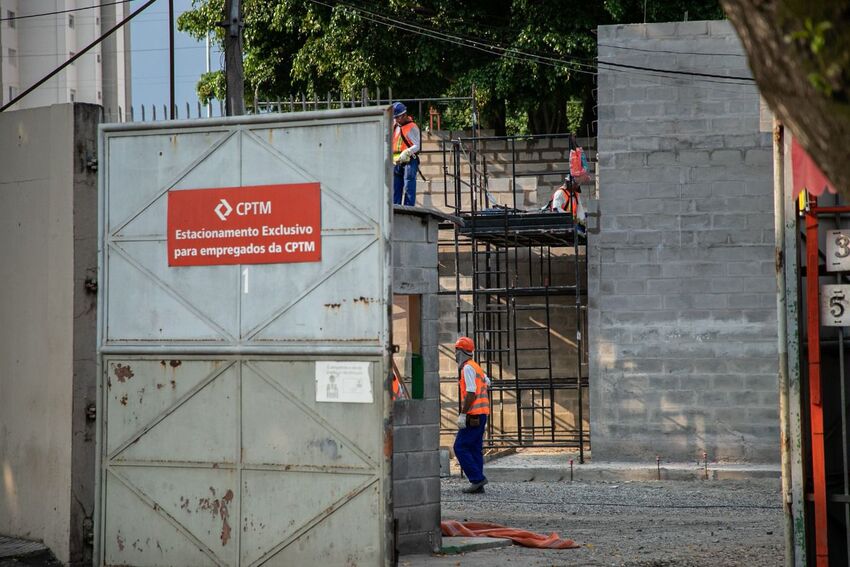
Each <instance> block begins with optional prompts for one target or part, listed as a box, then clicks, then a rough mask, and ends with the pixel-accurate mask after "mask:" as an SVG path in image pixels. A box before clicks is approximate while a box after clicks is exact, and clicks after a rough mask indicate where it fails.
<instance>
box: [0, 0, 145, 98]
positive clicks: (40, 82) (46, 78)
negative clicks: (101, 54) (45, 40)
mask: <svg viewBox="0 0 850 567" xmlns="http://www.w3.org/2000/svg"><path fill="white" fill-rule="evenodd" d="M154 2H156V0H148V1H147V2H145V4H144V5H143V6H142V7H141V8H139V9H138V10H136V11H135V12H133V13H132V14H130V15H129V16H127V17H126V18H124V19H123V20H121V21H120V22H118V23H117V24H115V25H114V26H112V27H111V28H109V29H108V30H107V31H106V32H105V33H103V34H101V35H100V37H98V38H97V39H95V40H94V41H93V42H91V43H90V44H88V45H87V46H85V47H84V48H83V49H82V51H80V52H79V53H77V54H76V55H74V56H73V57H71V58H70V59H68V60H67V61H65V62H64V63H62V64H61V65H59V66H58V67H56V68H55V69H53V70H52V71H51V72H49V73H48V74H47V75H45V76H44V77H42V78H41V79H39V80H38V81H36V82H35V84H33V85H32V86H30V87H28V88H27V89H26V90H25V91H24V92H22V93H21V94H19V95H18V96H16V97H15V98H13V99H12V100H10V101H9V102H7V103H6V104H4V105H3V106H0V112H3V111H4V110H6V109H7V108H9V107H10V106H12V105H14V104H16V103H17V102H18V101H19V100H21V99H22V98H24V97H25V96H27V95H28V94H30V93H31V92H32V91H34V90H35V89H37V88H38V87H40V86H41V85H43V84H44V83H46V82H47V81H49V80H50V79H51V78H53V77H54V76H55V75H57V74H59V72H60V71H62V69H64V68H65V67H67V66H68V65H72V64H73V63H74V61H76V60H77V59H79V58H80V57H82V56H83V55H85V54H86V53H87V52H88V51H89V50H90V49H92V48H93V47H95V46H96V45H99V44H100V42H102V41H103V40H104V39H106V38H107V37H109V36H110V35H112V34H113V33H115V32H116V31H117V30H119V29H121V27H123V26H124V25H125V24H127V23H129V22H130V20H132V19H133V18H135V17H136V16H138V15H139V14H141V13H142V12H144V11H145V10H146V9H147V8H149V7H150V6H151V5H152V4H153V3H154Z"/></svg>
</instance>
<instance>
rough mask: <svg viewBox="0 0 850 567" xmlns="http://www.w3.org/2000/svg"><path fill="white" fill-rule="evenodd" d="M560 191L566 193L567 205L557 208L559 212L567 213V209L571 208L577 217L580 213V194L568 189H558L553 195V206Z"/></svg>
mask: <svg viewBox="0 0 850 567" xmlns="http://www.w3.org/2000/svg"><path fill="white" fill-rule="evenodd" d="M559 192H560V193H563V194H564V201H565V207H564V208H561V207H558V208H557V209H555V210H557V211H558V212H559V213H565V212H567V210H569V211H570V212H571V213H572V215H573V217H575V216H576V215H577V214H578V210H577V209H578V196H577V195H576V194H575V193H569V192H568V191H566V190H564V189H560V188H559V189H558V190H557V191H555V194H554V195H552V204H553V207H554V203H555V197H557V196H558V193H559Z"/></svg>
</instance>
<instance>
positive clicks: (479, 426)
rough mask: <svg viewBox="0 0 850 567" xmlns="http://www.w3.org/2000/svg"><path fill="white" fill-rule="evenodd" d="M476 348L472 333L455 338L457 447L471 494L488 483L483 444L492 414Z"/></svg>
mask: <svg viewBox="0 0 850 567" xmlns="http://www.w3.org/2000/svg"><path fill="white" fill-rule="evenodd" d="M474 351H475V343H473V342H472V339H470V338H469V337H460V338H459V339H458V340H457V342H455V360H456V361H457V368H458V394H459V396H458V397H459V398H460V412H459V414H458V419H457V427H458V432H457V437H456V438H455V444H454V450H455V456H456V457H457V460H458V462H459V463H460V468H461V469H462V470H463V472H464V474H465V475H466V478H467V479H469V483H470V484H469V486H467V487H466V488H464V489H463V491H464V492H466V493H468V494H483V493H484V485H485V484H487V477H485V476H484V452H483V444H484V428H485V427H486V425H487V418H488V416H489V415H490V397H489V394H488V389H489V387H490V378H488V377H487V374H485V373H484V371H483V370H482V369H481V367H480V366H479V365H478V363H477V362H475V361H474V360H472V353H473V352H474Z"/></svg>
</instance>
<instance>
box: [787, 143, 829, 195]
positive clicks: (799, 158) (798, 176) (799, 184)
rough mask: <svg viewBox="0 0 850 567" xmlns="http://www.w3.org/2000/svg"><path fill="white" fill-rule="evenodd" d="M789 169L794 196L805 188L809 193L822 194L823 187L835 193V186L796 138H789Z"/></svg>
mask: <svg viewBox="0 0 850 567" xmlns="http://www.w3.org/2000/svg"><path fill="white" fill-rule="evenodd" d="M791 171H792V176H793V181H792V182H793V183H794V187H793V189H794V193H793V194H794V198H795V199H796V198H797V195H799V194H800V191H802V190H803V189H806V190H807V191H808V192H809V194H810V195H814V196H816V197H817V196H819V195H822V194H823V192H824V189H826V190H827V191H829V192H830V193H836V190H835V187H833V186H832V184H831V183H830V182H829V179H827V178H826V175H824V174H823V172H822V171H821V170H820V168H819V167H818V166H817V164H816V163H815V161H814V160H813V159H812V158H811V156H809V154H808V153H806V150H804V149H803V146H801V145H800V144H799V143H797V138H792V139H791Z"/></svg>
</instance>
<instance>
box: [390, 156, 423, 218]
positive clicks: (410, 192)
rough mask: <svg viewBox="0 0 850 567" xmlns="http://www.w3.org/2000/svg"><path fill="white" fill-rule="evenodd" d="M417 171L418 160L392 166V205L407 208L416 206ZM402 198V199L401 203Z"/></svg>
mask: <svg viewBox="0 0 850 567" xmlns="http://www.w3.org/2000/svg"><path fill="white" fill-rule="evenodd" d="M417 171H419V158H416V159H412V160H410V161H409V162H407V163H405V164H399V165H395V166H393V204H396V205H407V206H408V207H412V206H414V205H415V204H416V172H417ZM402 197H404V200H403V201H402Z"/></svg>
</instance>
